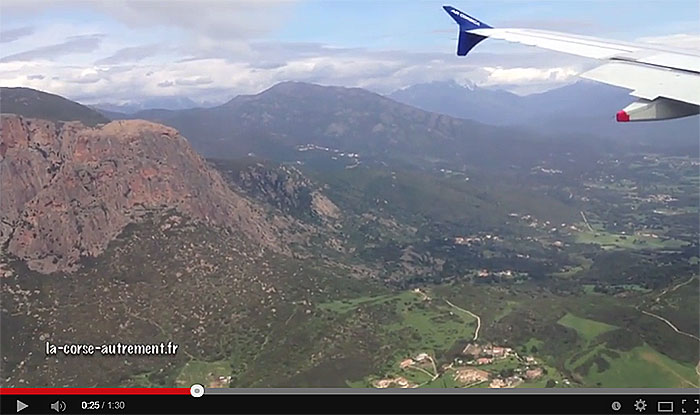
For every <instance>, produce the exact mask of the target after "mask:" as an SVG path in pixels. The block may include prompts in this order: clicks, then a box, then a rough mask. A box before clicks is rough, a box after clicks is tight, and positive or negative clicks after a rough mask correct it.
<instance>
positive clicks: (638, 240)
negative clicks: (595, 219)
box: [574, 223, 687, 250]
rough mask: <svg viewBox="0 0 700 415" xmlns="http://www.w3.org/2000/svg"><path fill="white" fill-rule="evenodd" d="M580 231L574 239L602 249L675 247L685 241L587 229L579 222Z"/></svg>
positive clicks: (678, 246) (681, 245) (684, 244)
mask: <svg viewBox="0 0 700 415" xmlns="http://www.w3.org/2000/svg"><path fill="white" fill-rule="evenodd" d="M579 225H580V229H583V230H582V231H580V232H576V233H575V234H574V238H575V241H576V242H578V243H582V244H595V245H599V246H600V247H601V248H603V249H608V250H610V249H632V250H636V249H677V248H681V247H683V246H686V245H687V243H686V242H684V241H680V240H677V239H671V238H663V237H659V238H654V237H653V236H645V235H622V234H616V233H613V232H607V231H604V230H601V229H594V231H593V232H591V231H590V230H588V228H587V227H586V226H585V224H583V223H580V224H579Z"/></svg>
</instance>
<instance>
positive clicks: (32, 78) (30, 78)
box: [27, 74, 45, 81]
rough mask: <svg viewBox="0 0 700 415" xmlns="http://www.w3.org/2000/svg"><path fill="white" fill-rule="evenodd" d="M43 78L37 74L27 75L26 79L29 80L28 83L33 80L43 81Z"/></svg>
mask: <svg viewBox="0 0 700 415" xmlns="http://www.w3.org/2000/svg"><path fill="white" fill-rule="evenodd" d="M44 78H45V76H44V75H40V74H37V75H27V79H29V80H30V81H31V80H34V79H44Z"/></svg>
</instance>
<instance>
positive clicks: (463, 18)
mask: <svg viewBox="0 0 700 415" xmlns="http://www.w3.org/2000/svg"><path fill="white" fill-rule="evenodd" d="M442 8H443V9H445V11H446V12H447V14H449V15H450V17H451V18H453V19H455V22H457V24H458V25H459V28H460V29H462V30H472V29H488V28H490V27H491V26H489V25H487V24H486V23H484V22H480V21H478V20H476V19H475V18H473V17H471V16H470V15H468V14H466V13H464V12H462V11H459V10H457V9H455V8H454V7H452V6H442Z"/></svg>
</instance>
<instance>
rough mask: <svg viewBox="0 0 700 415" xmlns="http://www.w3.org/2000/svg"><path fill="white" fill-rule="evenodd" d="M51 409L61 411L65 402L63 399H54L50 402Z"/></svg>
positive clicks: (64, 406)
mask: <svg viewBox="0 0 700 415" xmlns="http://www.w3.org/2000/svg"><path fill="white" fill-rule="evenodd" d="M51 409H53V410H54V411H56V412H63V411H65V410H66V403H65V402H63V401H56V402H54V403H52V404H51Z"/></svg>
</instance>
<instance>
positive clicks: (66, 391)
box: [0, 388, 190, 395]
mask: <svg viewBox="0 0 700 415" xmlns="http://www.w3.org/2000/svg"><path fill="white" fill-rule="evenodd" d="M189 394H190V389H189V388H0V395H189Z"/></svg>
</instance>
